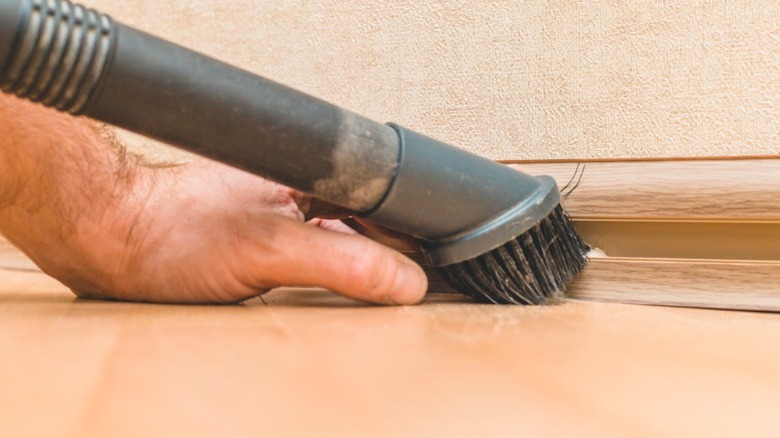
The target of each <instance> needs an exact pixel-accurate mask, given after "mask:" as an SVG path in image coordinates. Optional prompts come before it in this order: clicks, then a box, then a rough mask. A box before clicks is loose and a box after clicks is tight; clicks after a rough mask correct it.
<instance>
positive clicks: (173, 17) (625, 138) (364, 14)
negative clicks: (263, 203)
mask: <svg viewBox="0 0 780 438" xmlns="http://www.w3.org/2000/svg"><path fill="white" fill-rule="evenodd" d="M87 3H88V4H90V5H93V6H96V7H99V8H101V9H103V10H105V11H107V12H109V13H111V14H113V15H114V16H115V17H117V18H119V19H120V20H121V21H125V22H127V23H129V24H133V25H135V26H137V27H140V28H142V29H146V30H149V31H152V32H154V33H157V34H159V35H162V36H165V37H167V38H169V39H172V40H174V41H176V42H179V43H182V44H184V45H187V46H190V47H193V48H197V49H198V50H201V51H204V52H207V53H209V54H212V55H214V56H217V57H219V58H222V59H224V60H227V61H229V62H232V63H235V64H238V65H240V66H243V67H246V68H248V69H250V70H253V71H255V72H257V73H260V74H262V75H265V76H268V77H270V78H273V79H276V80H279V81H281V82H284V83H286V84H289V85H292V86H295V87H298V88H300V89H303V90H304V91H307V92H310V93H313V94H316V95H318V96H320V97H323V98H326V99H328V100H330V101H332V102H334V103H338V104H340V105H343V106H345V107H347V108H350V109H353V110H355V111H358V112H362V113H364V114H366V115H368V116H371V117H373V118H376V119H378V120H382V121H396V122H398V123H401V124H405V125H408V126H409V127H412V128H415V129H418V130H420V131H423V132H426V133H428V134H431V135H433V136H437V137H439V138H441V139H444V140H447V141H450V142H453V143H455V144H457V145H459V146H462V147H464V148H467V149H470V150H472V151H475V152H478V153H481V154H483V155H486V156H489V157H491V158H495V159H509V158H585V157H663V156H690V155H739V154H743V155H744V154H775V153H778V152H780V25H779V24H778V23H780V1H777V0H754V1H751V0H686V1H663V0H652V1H651V0H644V1H643V0H635V1H617V0H600V1H599V0H594V1H592V2H583V1H576V0H561V1H542V0H529V1H517V0H515V1H493V2H488V1H482V0H467V1H430V0H413V1H410V0H387V1H379V0H377V1H374V2H370V1H362V0H310V1H305V0H298V1H295V0H287V1H284V0H282V1H280V0H234V1H217V0H201V1H197V0H195V1H187V0H166V1H159V0H134V1H130V0H90V1H88V2H87Z"/></svg>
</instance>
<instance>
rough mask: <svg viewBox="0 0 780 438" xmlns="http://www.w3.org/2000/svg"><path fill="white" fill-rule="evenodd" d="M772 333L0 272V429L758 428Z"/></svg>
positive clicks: (639, 316) (659, 315)
mask: <svg viewBox="0 0 780 438" xmlns="http://www.w3.org/2000/svg"><path fill="white" fill-rule="evenodd" d="M779 339H780V315H776V314H768V313H748V312H738V311H717V310H695V309H680V308H664V307H649V306H636V305H620V304H600V303H586V302H568V303H565V304H562V305H559V306H554V307H532V308H531V307H507V306H490V305H476V304H472V303H469V302H465V301H463V300H461V299H460V298H459V297H458V296H455V295H434V296H431V297H429V299H428V300H427V301H426V302H425V303H424V304H422V305H420V306H417V307H402V308H389V307H376V306H367V305H362V304H359V303H355V302H352V301H349V300H346V299H341V298H338V297H336V296H334V295H332V294H330V293H328V292H326V291H320V290H280V291H276V292H272V293H271V294H269V295H267V296H266V297H265V298H264V300H260V299H255V300H253V301H250V302H248V303H246V304H244V305H235V306H173V305H149V304H128V303H112V302H96V301H83V300H78V299H75V298H74V297H73V296H72V295H71V294H70V293H69V292H68V291H67V290H66V289H65V288H64V287H63V286H61V285H59V284H58V283H57V282H55V281H54V280H51V279H49V278H47V277H45V276H44V275H43V274H40V273H35V272H22V271H15V270H0V357H1V358H2V361H0V436H4V437H5V436H7V437H16V436H47V437H53V436H95V437H107V436H111V437H121V436H220V437H234V436H359V437H365V436H388V437H389V436H426V437H428V436H485V437H489V436H521V435H525V436H578V437H581V436H598V437H605V436H621V437H626V436H632V437H635V436H686V437H687V436H707V437H711V436H769V435H776V432H777V431H778V429H779V428H780V423H779V422H778V421H777V419H778V412H780V369H778V364H780V343H779V342H778V340H779Z"/></svg>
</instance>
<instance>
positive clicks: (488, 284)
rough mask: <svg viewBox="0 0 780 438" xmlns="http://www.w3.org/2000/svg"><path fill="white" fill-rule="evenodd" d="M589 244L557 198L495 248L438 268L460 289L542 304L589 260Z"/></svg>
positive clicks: (492, 298)
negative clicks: (545, 212)
mask: <svg viewBox="0 0 780 438" xmlns="http://www.w3.org/2000/svg"><path fill="white" fill-rule="evenodd" d="M589 249H590V248H589V247H588V245H587V244H586V243H585V242H583V241H582V239H581V238H580V236H579V235H578V234H577V232H576V230H575V229H574V225H573V224H572V222H571V219H570V218H569V215H568V214H567V213H566V211H564V209H563V207H561V206H560V204H559V205H558V206H557V207H555V208H554V209H553V210H552V212H550V214H549V215H547V216H546V217H545V218H543V219H542V220H541V221H540V222H539V223H538V224H536V225H535V226H534V227H532V228H531V229H529V230H528V231H526V232H524V233H523V234H521V235H519V236H517V237H516V238H515V239H513V240H511V241H509V242H507V243H505V244H504V245H502V246H501V247H499V248H496V249H494V250H492V251H489V252H487V253H485V254H482V255H480V256H477V257H475V258H472V259H469V260H466V261H463V262H460V263H455V264H451V265H447V266H443V267H441V268H440V271H441V273H442V275H443V276H444V278H445V279H446V280H447V281H448V282H449V283H450V284H451V285H452V286H453V287H454V288H455V289H456V290H458V291H459V292H461V293H463V294H465V295H468V296H470V297H472V298H474V299H475V300H477V301H481V302H487V303H495V304H547V303H550V302H551V301H555V300H556V299H557V298H559V297H562V296H563V292H564V291H565V290H566V287H567V285H568V284H569V283H570V282H571V281H572V280H573V279H574V276H575V275H576V274H577V273H579V272H580V271H582V270H583V269H584V268H585V266H586V265H587V263H588V259H587V256H586V254H587V252H588V251H589Z"/></svg>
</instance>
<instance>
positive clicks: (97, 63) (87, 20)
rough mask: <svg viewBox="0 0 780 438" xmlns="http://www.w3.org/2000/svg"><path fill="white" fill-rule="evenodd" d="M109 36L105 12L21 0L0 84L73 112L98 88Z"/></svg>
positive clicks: (57, 0) (112, 33)
mask: <svg viewBox="0 0 780 438" xmlns="http://www.w3.org/2000/svg"><path fill="white" fill-rule="evenodd" d="M115 40H116V30H115V25H114V23H113V21H112V20H111V18H110V17H109V16H107V15H105V14H101V13H99V12H97V11H95V10H92V9H87V8H85V7H83V6H79V5H75V4H73V3H70V2H68V1H64V0H25V5H24V7H23V14H22V20H21V22H20V23H19V25H18V27H17V33H16V38H15V41H14V45H13V47H12V49H11V54H10V57H9V59H8V60H7V62H6V64H5V69H4V70H3V71H2V72H0V88H2V90H3V91H5V92H7V93H12V94H15V95H17V96H19V97H23V98H26V99H29V100H32V101H34V102H39V103H42V104H44V105H46V106H50V107H54V108H56V109H58V110H60V111H66V112H69V113H71V114H74V115H79V114H81V113H82V112H83V111H84V109H85V108H86V107H87V105H88V104H89V102H90V100H91V99H92V98H93V96H94V95H95V93H96V91H97V90H98V89H99V88H100V82H101V78H102V77H103V76H104V72H105V70H106V67H107V65H108V64H109V57H110V55H111V52H112V50H111V49H112V47H113V45H114V44H115Z"/></svg>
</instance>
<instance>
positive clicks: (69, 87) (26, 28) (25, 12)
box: [0, 0, 587, 303]
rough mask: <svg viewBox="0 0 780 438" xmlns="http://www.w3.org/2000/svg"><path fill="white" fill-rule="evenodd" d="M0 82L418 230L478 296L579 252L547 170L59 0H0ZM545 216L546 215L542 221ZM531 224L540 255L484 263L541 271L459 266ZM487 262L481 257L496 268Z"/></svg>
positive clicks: (563, 270) (557, 271) (552, 279)
mask: <svg viewBox="0 0 780 438" xmlns="http://www.w3.org/2000/svg"><path fill="white" fill-rule="evenodd" d="M0 87H2V89H3V91H5V92H8V93H13V94H16V95H17V96H20V97H23V98H27V99H29V100H32V101H35V102H39V103H42V104H44V105H47V106H50V107H53V108H56V109H58V110H61V111H66V112H69V113H71V114H74V115H85V116H88V117H91V118H94V119H97V120H100V121H103V122H106V123H110V124H112V125H115V126H119V127H122V128H125V129H128V130H130V131H134V132H137V133H139V134H143V135H146V136H148V137H151V138H155V139H157V140H160V141H163V142H166V143H169V144H171V145H174V146H178V147H181V148H184V149H187V150H189V151H192V152H194V153H197V154H200V155H203V156H206V157H209V158H212V159H215V160H218V161H221V162H223V163H226V164H229V165H231V166H234V167H237V168H241V169H244V170H246V171H249V172H252V173H254V174H257V175H259V176H262V177H265V178H268V179H271V180H273V181H276V182H279V183H281V184H284V185H287V186H290V187H293V188H295V189H298V190H300V191H302V192H305V193H308V194H310V195H312V196H314V197H316V198H319V199H322V200H324V201H328V202H330V203H333V204H336V205H339V206H342V207H345V208H347V209H350V210H352V211H354V212H355V214H356V215H359V216H361V217H363V218H367V219H370V220H372V221H375V222H377V223H379V224H381V225H384V226H386V227H388V228H391V229H394V230H397V231H399V232H402V233H405V234H408V235H412V236H415V237H417V238H419V239H421V241H422V242H423V255H424V257H425V259H426V260H427V262H428V263H429V264H431V265H434V266H443V267H445V271H447V270H450V271H453V272H456V275H455V277H456V278H452V279H451V280H452V281H453V282H455V283H457V282H461V283H463V282H464V281H465V283H466V284H461V287H460V289H462V290H464V292H466V291H465V289H469V290H471V292H467V293H470V294H472V295H474V296H476V297H477V298H480V299H483V300H487V301H492V302H523V303H525V302H529V303H531V302H542V301H545V300H546V299H547V297H549V296H550V295H551V294H553V293H555V292H557V291H560V290H563V289H565V285H566V283H567V282H568V281H570V280H571V277H573V275H574V274H575V273H576V272H579V271H580V270H581V269H582V268H583V267H584V266H585V263H586V261H585V257H584V251H585V250H586V248H587V246H586V245H585V244H584V243H582V241H581V240H579V237H577V236H576V233H574V231H573V228H571V224H570V222H569V220H568V216H566V214H565V212H563V211H562V209H561V208H560V206H559V202H560V195H559V191H558V188H557V187H556V185H555V182H554V181H553V179H552V178H550V177H533V176H530V175H526V174H523V173H520V172H517V171H515V170H512V169H509V168H507V167H506V166H503V165H500V164H498V163H495V162H492V161H490V160H487V159H484V158H482V157H479V156H476V155H474V154H471V153H468V152H465V151H463V150H460V149H458V148H455V147H452V146H449V145H446V144H444V143H441V142H439V141H436V140H434V139H431V138H428V137H425V136H423V135H421V134H418V133H415V132H413V131H410V130H408V129H405V128H402V127H400V126H397V125H392V124H380V123H377V122H374V121H371V120H369V119H367V118H365V117H362V116H360V115H357V114H355V113H352V112H350V111H347V110H345V109H342V108H339V107H337V106H335V105H332V104H329V103H327V102H324V101H322V100H320V99H317V98H315V97H312V96H309V95H307V94H304V93H301V92H299V91H296V90H293V89H291V88H289V87H286V86H284V85H281V84H278V83H276V82H273V81H270V80H268V79H265V78H262V77H259V76H257V75H255V74H252V73H250V72H247V71H245V70H241V69H239V68H236V67H234V66H231V65H228V64H226V63H223V62H221V61H218V60H216V59H213V58H210V57H207V56H205V55H202V54H199V53H196V52H194V51H192V50H189V49H186V48H184V47H181V46H179V45H176V44H173V43H170V42H168V41H164V40H162V39H160V38H157V37H154V36H152V35H149V34H147V33H144V32H141V31H138V30H136V29H133V28H131V27H129V26H126V25H123V24H120V23H116V22H115V21H114V20H112V19H111V18H110V17H109V16H107V15H105V14H101V13H99V12H97V11H94V10H91V9H87V8H84V7H82V6H79V5H75V4H72V3H70V2H68V1H64V0H0ZM545 221H552V222H553V223H552V224H551V225H552V226H553V228H550V229H548V230H542V229H541V228H540V227H541V226H542V225H544V224H545V223H546V222H545ZM544 226H545V227H546V225H544ZM556 227H557V228H556ZM534 230H536V231H534ZM537 232H538V233H537ZM529 233H531V234H533V233H537V234H539V236H540V237H538V239H541V240H540V241H539V242H535V243H531V246H534V245H536V246H537V247H536V248H535V249H534V251H535V252H541V253H545V252H547V253H548V254H546V255H545V254H541V256H540V257H542V258H544V257H547V258H549V260H547V261H544V260H542V261H536V262H534V263H532V264H534V266H536V267H534V266H530V265H529V266H528V267H524V266H521V265H524V264H528V263H529V262H528V260H531V259H533V258H534V257H536V256H534V257H531V258H529V257H527V254H523V255H521V256H518V257H515V259H512V260H509V259H506V260H498V261H499V262H500V263H499V265H501V267H500V269H501V270H502V272H503V271H512V272H508V273H502V274H498V273H496V272H494V273H492V274H491V275H492V277H502V276H505V275H509V276H510V277H513V278H514V277H516V276H517V275H520V274H518V273H521V272H525V271H528V270H531V271H533V270H534V269H538V270H542V271H545V272H544V275H543V276H542V277H549V278H546V279H544V278H542V279H539V280H536V279H531V280H530V281H529V280H528V279H527V278H526V279H517V280H513V281H515V282H518V281H519V282H520V283H522V284H518V286H517V288H519V290H524V291H526V292H523V293H521V294H518V293H514V292H511V291H510V292H508V291H507V290H505V289H506V287H505V286H502V285H501V284H500V283H506V282H505V281H503V280H501V281H499V283H496V284H493V282H492V280H491V281H489V282H488V283H491V284H490V285H488V286H485V285H479V284H475V283H473V282H474V280H473V277H476V276H479V275H476V274H475V273H474V272H471V273H464V272H461V271H462V270H463V269H465V268H466V266H467V265H468V264H469V263H471V264H473V263H482V264H483V265H484V263H485V261H484V260H483V261H478V260H477V259H478V258H479V257H480V256H486V255H489V256H491V257H493V256H495V255H498V256H500V259H503V258H506V257H509V258H510V259H511V258H512V256H511V255H510V254H503V253H501V254H499V252H497V251H504V252H505V251H507V250H512V248H509V247H506V245H508V244H512V242H514V243H515V244H516V243H517V242H520V240H518V239H519V238H520V237H523V238H525V237H528V236H526V235H530V234H529ZM556 236H557V237H556ZM549 239H552V240H553V242H552V243H551V244H554V245H553V246H556V247H557V244H555V242H556V241H558V240H560V241H562V242H564V241H565V242H566V245H567V246H566V247H565V248H564V247H561V248H559V249H555V248H553V249H554V250H555V251H558V253H560V254H550V253H549V252H550V247H547V248H544V247H539V245H542V244H545V243H544V242H543V241H546V240H549ZM572 239H573V240H572ZM559 243H560V242H559ZM516 250H517V249H514V251H516ZM494 252H495V253H494ZM511 252H512V251H510V253H511ZM491 253H494V254H492V255H491ZM567 254H569V255H567ZM536 258H538V257H536ZM521 259H522V260H521ZM526 259H527V260H526ZM558 259H560V260H558ZM540 263H541V264H540ZM488 265H490V264H489V263H488ZM488 265H485V266H481V267H480V268H479V269H480V270H486V269H487V270H490V269H496V267H495V266H494V267H489V266H488ZM510 265H511V266H510ZM537 265H538V266H537ZM470 269H472V270H473V269H476V265H475V266H472V267H471V268H470ZM550 272H552V274H550ZM445 276H447V277H448V278H449V277H450V276H449V275H447V274H446V272H445ZM523 276H524V277H527V275H525V274H523V275H521V277H523ZM464 277H466V278H464ZM537 283H538V284H537ZM543 283H544V284H543ZM548 283H549V284H548ZM537 286H538V287H537ZM456 287H457V286H456ZM497 288H498V289H500V290H496V289H497ZM529 288H530V289H529ZM477 289H479V290H480V291H477ZM531 289H533V290H534V291H536V289H539V291H536V292H533V293H538V294H541V295H540V298H538V299H537V298H532V299H526V298H523V297H524V296H525V295H528V292H527V290H531ZM484 290H489V291H487V292H485V291H484ZM514 295H517V296H515V297H514V298H513V296H514ZM518 296H519V297H520V298H518Z"/></svg>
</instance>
